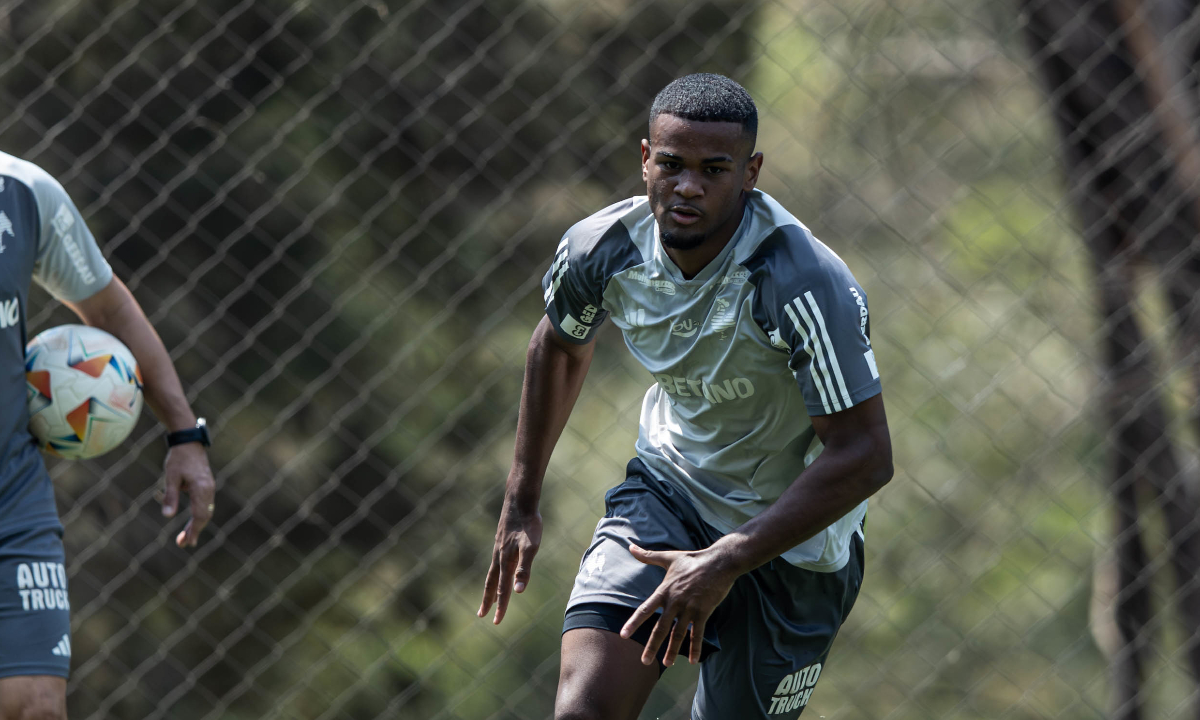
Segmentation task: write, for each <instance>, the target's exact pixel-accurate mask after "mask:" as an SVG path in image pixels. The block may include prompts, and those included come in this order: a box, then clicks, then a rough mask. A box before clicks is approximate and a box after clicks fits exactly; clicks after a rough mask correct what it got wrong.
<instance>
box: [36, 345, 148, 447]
mask: <svg viewBox="0 0 1200 720" xmlns="http://www.w3.org/2000/svg"><path fill="white" fill-rule="evenodd" d="M25 389H26V392H25V397H26V400H27V402H28V403H29V430H30V432H32V433H33V436H34V437H35V438H37V441H38V445H39V447H41V449H42V450H44V451H46V452H48V453H50V454H52V455H60V456H62V457H65V458H71V459H74V460H78V459H82V458H91V457H96V456H97V455H102V454H104V453H106V452H108V451H109V450H112V449H113V448H114V447H116V446H117V445H120V444H121V442H122V441H123V440H125V438H127V437H129V433H130V432H132V431H133V426H134V425H135V424H137V419H138V415H140V414H141V412H142V402H143V398H142V374H141V371H140V370H138V366H137V361H136V360H135V359H134V357H133V353H131V352H129V348H127V347H125V345H124V344H123V343H122V342H121V341H120V340H118V339H116V338H115V337H113V336H112V335H110V334H108V333H106V332H105V331H103V330H100V329H99V328H94V327H88V326H86V325H60V326H58V327H55V328H50V329H49V330H46V331H44V332H42V333H41V334H39V335H38V336H37V337H35V338H34V339H33V340H31V341H29V344H28V345H26V346H25Z"/></svg>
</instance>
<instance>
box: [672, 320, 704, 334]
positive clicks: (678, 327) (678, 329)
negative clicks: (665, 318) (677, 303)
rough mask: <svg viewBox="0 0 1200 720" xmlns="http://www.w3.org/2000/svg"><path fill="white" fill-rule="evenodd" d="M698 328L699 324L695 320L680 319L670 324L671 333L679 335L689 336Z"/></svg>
mask: <svg viewBox="0 0 1200 720" xmlns="http://www.w3.org/2000/svg"><path fill="white" fill-rule="evenodd" d="M699 329H700V324H699V323H697V322H696V321H695V320H690V319H689V320H680V321H679V322H677V323H675V324H674V325H672V326H671V334H672V335H677V336H679V337H691V336H693V335H695V334H696V332H697V331H698V330H699Z"/></svg>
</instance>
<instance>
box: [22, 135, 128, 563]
mask: <svg viewBox="0 0 1200 720" xmlns="http://www.w3.org/2000/svg"><path fill="white" fill-rule="evenodd" d="M111 279H112V269H111V268H110V267H109V266H108V263H107V262H105V260H104V256H103V255H101V254H100V248H99V247H97V245H96V240H95V238H93V237H92V234H91V232H89V231H88V228H87V225H86V224H85V223H84V221H83V217H82V216H81V215H80V214H79V210H78V209H76V207H75V204H74V203H72V202H71V198H69V197H67V193H66V191H65V190H63V188H62V185H59V184H58V182H57V181H56V180H55V179H54V178H52V177H51V176H50V175H49V174H48V173H46V172H45V171H44V170H42V169H41V168H39V167H38V166H36V165H34V164H33V163H29V162H26V161H24V160H21V159H19V158H16V157H13V156H12V155H9V154H7V153H3V152H0V539H3V538H4V537H5V536H6V535H8V534H10V533H11V532H14V531H18V530H28V529H33V528H40V527H57V528H59V529H60V530H61V526H60V525H59V521H58V512H57V510H56V508H55V506H54V489H53V487H51V485H50V476H49V474H48V473H47V472H46V467H45V464H44V463H43V462H42V457H41V454H40V453H39V452H38V449H37V442H36V441H35V440H34V438H33V436H32V435H31V434H30V433H29V409H28V406H27V403H26V382H25V343H26V340H27V338H26V334H27V328H26V325H25V312H26V307H27V305H28V302H29V285H30V281H32V280H37V281H38V283H39V284H41V285H42V286H43V287H44V288H46V290H48V291H49V292H50V294H51V295H53V296H54V297H56V298H58V299H59V300H66V301H77V300H83V299H84V298H87V297H90V296H91V295H93V294H95V293H96V292H98V291H99V290H101V289H103V288H104V287H105V286H106V285H108V283H109V281H110V280H111ZM0 554H3V553H2V548H0Z"/></svg>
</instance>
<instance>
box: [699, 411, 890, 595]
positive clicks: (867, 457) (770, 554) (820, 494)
mask: <svg viewBox="0 0 1200 720" xmlns="http://www.w3.org/2000/svg"><path fill="white" fill-rule="evenodd" d="M812 423H813V429H814V430H816V432H817V436H818V437H820V438H821V440H822V442H824V443H825V449H824V450H823V451H822V452H821V454H820V456H818V457H817V459H816V461H815V462H813V464H812V465H810V466H809V467H808V468H807V469H805V470H804V472H802V473H801V474H800V476H799V477H798V478H796V480H795V481H794V482H793V483H792V484H791V485H790V486H788V488H787V489H786V490H784V492H783V494H782V495H780V496H779V499H778V500H776V501H775V503H774V504H773V505H771V507H769V508H767V509H766V510H765V511H764V512H762V513H760V514H759V515H757V516H756V517H754V518H753V519H751V520H750V521H749V522H747V523H746V524H744V525H742V526H741V527H740V528H738V529H737V530H735V531H733V532H732V533H730V534H729V535H726V536H725V537H723V538H721V539H720V540H718V541H717V542H716V543H713V545H712V549H713V550H714V551H715V553H716V555H717V557H719V558H721V562H722V563H723V564H726V565H727V566H728V567H729V569H730V570H731V571H732V572H735V573H737V574H741V573H744V572H749V571H750V570H753V569H754V568H756V567H758V566H759V565H762V564H763V563H765V562H767V561H768V560H771V559H772V558H775V557H778V556H779V555H782V554H783V553H785V552H787V551H788V550H790V549H791V548H793V547H795V546H796V545H799V544H800V543H802V542H804V541H805V540H807V539H809V538H811V537H812V536H813V535H816V534H817V533H818V532H820V531H821V530H823V529H825V528H827V527H829V525H830V524H832V523H833V522H834V521H836V520H837V519H838V518H840V517H842V516H843V515H845V514H846V513H848V512H850V511H851V510H853V509H854V507H855V506H856V505H858V504H859V503H861V502H862V501H863V500H866V499H867V498H868V497H870V496H871V495H873V494H874V493H875V492H876V491H877V490H879V488H881V487H883V486H884V485H885V484H886V483H887V482H888V481H889V480H891V478H892V441H891V438H890V435H889V433H888V426H887V417H886V414H885V412H884V407H883V396H882V395H876V396H874V397H871V398H868V399H866V400H864V401H862V402H861V403H859V404H858V405H855V406H853V407H851V408H848V409H847V410H844V411H842V412H839V413H834V414H833V415H829V416H822V417H814V418H812Z"/></svg>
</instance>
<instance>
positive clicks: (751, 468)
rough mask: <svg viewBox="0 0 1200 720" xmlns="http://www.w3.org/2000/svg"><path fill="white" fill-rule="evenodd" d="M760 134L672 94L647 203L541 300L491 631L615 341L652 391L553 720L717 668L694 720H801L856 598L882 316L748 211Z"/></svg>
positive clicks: (496, 559)
mask: <svg viewBox="0 0 1200 720" xmlns="http://www.w3.org/2000/svg"><path fill="white" fill-rule="evenodd" d="M757 126H758V114H757V110H756V108H755V106H754V102H753V100H751V98H750V96H749V94H747V93H746V91H745V89H743V88H742V87H741V86H740V85H738V84H737V83H735V82H733V81H732V80H729V79H728V78H725V77H722V76H720V75H710V74H698V75H689V76H687V77H684V78H680V79H679V80H676V81H675V82H672V83H671V84H670V85H668V86H667V87H666V88H664V89H663V91H662V92H660V93H659V95H658V97H657V98H655V101H654V105H653V107H652V108H651V110H650V139H649V140H643V141H642V177H643V179H644V180H645V181H646V197H637V198H631V199H629V200H626V201H624V202H620V203H617V204H616V205H612V206H610V207H608V208H605V209H604V210H601V211H600V212H598V213H596V214H595V215H592V216H591V217H589V218H587V219H586V220H584V221H582V222H580V223H579V224H577V225H575V226H574V227H572V228H571V229H570V230H569V231H568V232H567V234H566V236H565V237H563V239H562V242H561V243H560V244H559V246H558V250H557V252H556V254H555V258H554V262H553V265H552V266H551V268H550V271H549V272H548V273H547V274H546V277H545V279H544V280H543V287H544V289H545V300H546V317H544V318H543V319H542V321H541V323H540V324H539V325H538V327H537V329H536V330H535V331H534V334H533V340H532V341H531V342H530V345H529V353H528V357H527V362H526V369H525V385H524V390H523V392H522V397H521V413H520V420H519V421H518V425H517V442H516V453H515V458H514V461H513V466H512V470H511V471H510V473H509V476H508V481H507V486H506V492H505V498H504V505H503V509H502V511H501V515H500V524H499V527H498V529H497V531H496V543H495V548H494V550H493V554H492V563H491V568H490V570H489V572H488V576H487V581H486V585H485V588H484V596H483V603H482V604H481V606H480V608H479V615H480V617H483V616H484V615H485V614H486V613H487V612H488V610H489V608H490V607H491V606H492V604H493V603H495V604H496V614H495V618H494V622H496V623H499V622H500V621H501V620H502V619H503V617H504V612H505V610H506V608H507V606H508V601H509V597H510V594H511V592H512V591H513V590H515V591H516V592H522V591H523V590H524V589H525V587H526V586H527V584H528V583H529V578H530V570H531V566H532V562H533V557H534V555H535V554H536V552H537V549H538V545H539V543H540V541H541V534H542V526H541V516H540V515H539V513H538V499H539V496H540V492H541V484H542V479H543V476H544V474H545V471H546V466H547V464H548V463H549V460H550V454H551V451H552V450H553V448H554V445H555V443H556V442H557V440H558V437H559V435H560V433H561V432H562V429H563V427H564V426H565V425H566V422H567V417H568V416H569V414H570V412H571V408H572V407H573V405H574V403H575V400H576V398H577V397H578V395H579V391H580V388H581V386H582V384H583V378H584V375H585V374H586V373H587V369H588V365H589V364H590V363H591V359H592V351H593V348H594V346H593V344H592V340H593V339H594V336H595V330H596V328H597V327H598V326H599V325H600V324H601V323H602V322H604V320H605V319H606V318H608V317H611V318H612V321H613V323H614V324H615V325H616V326H617V327H618V328H620V329H621V332H622V334H623V335H624V337H625V342H626V344H627V345H628V346H629V349H630V351H631V352H632V353H633V355H634V357H636V358H637V359H638V360H639V361H641V363H642V364H643V365H644V366H645V367H646V369H647V370H649V371H650V373H651V375H652V376H653V378H654V380H655V381H656V382H655V384H654V385H652V386H651V387H650V389H649V390H648V391H647V392H646V396H645V399H644V401H643V404H642V414H641V424H640V428H639V434H638V440H637V446H636V450H637V457H636V458H635V459H633V460H632V461H630V463H629V467H628V469H627V477H626V479H625V482H623V483H622V484H620V485H618V486H617V487H615V488H613V489H612V490H610V491H609V492H608V494H607V495H606V496H605V505H606V510H607V512H606V514H605V516H604V518H603V519H602V520H601V521H600V523H599V525H597V527H596V532H595V535H594V536H593V538H592V543H591V546H590V547H589V548H588V551H587V553H586V554H585V555H584V557H583V561H582V563H581V564H580V571H579V574H578V576H577V577H576V580H575V587H574V589H573V591H572V593H571V598H570V601H569V602H568V605H567V615H566V621H565V624H564V628H563V630H564V632H563V637H562V669H561V675H560V677H559V686H558V697H557V701H556V706H555V716H556V718H558V719H559V720H566V719H568V718H570V719H576V718H580V719H582V718H589V719H591V718H594V719H598V720H634V719H635V718H637V716H638V713H639V712H640V711H641V708H642V706H643V705H644V703H645V701H646V699H647V697H648V696H649V694H650V691H651V689H652V688H653V686H654V683H655V682H656V681H657V680H658V677H659V675H660V672H661V668H663V667H666V666H669V665H671V664H672V663H673V661H674V658H675V657H676V656H677V655H678V654H682V655H685V656H686V657H687V658H688V660H689V661H690V662H692V663H696V662H701V663H702V666H701V672H700V684H699V688H698V690H697V692H696V698H695V701H694V702H693V705H692V718H693V719H694V720H728V719H730V718H737V719H738V720H748V719H749V718H767V717H770V718H795V717H797V716H799V714H800V713H801V712H802V711H803V710H804V707H805V706H806V705H807V704H808V702H809V699H810V696H811V694H812V691H813V688H814V686H815V685H816V683H817V680H818V678H819V677H820V675H821V670H822V668H823V667H824V664H825V660H826V657H827V655H828V653H829V648H830V645H831V644H832V643H833V639H834V636H835V635H836V634H837V631H838V628H839V627H840V626H841V624H842V622H843V620H844V619H845V617H846V614H847V613H848V612H849V611H850V608H851V606H852V605H853V604H854V600H855V598H856V597H857V595H858V589H859V586H860V585H861V583H862V572H863V545H862V543H863V522H864V519H865V516H866V510H867V504H866V500H867V497H868V496H870V495H871V494H872V493H874V492H875V491H876V490H878V489H879V488H880V487H882V486H883V485H884V484H885V483H887V482H888V480H889V479H890V478H891V476H892V461H891V441H890V439H889V435H888V428H887V420H886V418H885V417H884V409H883V400H882V397H881V395H880V392H881V388H880V384H879V373H878V371H877V369H876V365H875V357H874V354H873V352H872V350H871V341H870V325H869V320H868V318H869V316H868V313H867V304H866V294H865V293H864V292H863V290H862V288H861V287H860V286H859V285H858V283H857V282H856V281H855V280H854V277H853V276H852V275H851V274H850V271H849V270H848V269H847V267H846V265H845V263H843V262H842V260H841V259H840V258H839V257H838V256H837V255H836V254H835V253H834V252H833V251H832V250H830V249H829V248H828V247H826V246H825V245H823V244H822V243H821V242H820V241H818V240H817V239H816V238H814V237H813V236H812V234H811V233H810V232H809V231H808V229H807V228H806V227H804V225H802V224H801V223H800V222H799V221H798V220H796V219H795V218H794V217H792V216H791V215H790V214H789V213H788V212H787V211H786V210H784V209H783V208H782V207H781V206H780V205H779V204H778V203H776V202H775V201H774V200H773V199H772V198H771V197H769V196H768V195H766V194H765V193H762V192H760V191H757V190H755V189H754V188H755V184H756V182H757V181H758V175H759V171H760V170H761V168H762V163H763V156H762V153H756V152H754V144H755V139H756V133H757Z"/></svg>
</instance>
